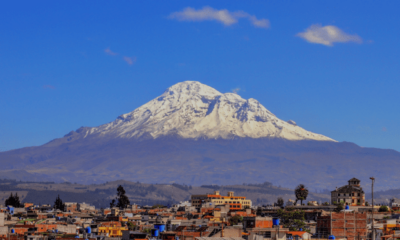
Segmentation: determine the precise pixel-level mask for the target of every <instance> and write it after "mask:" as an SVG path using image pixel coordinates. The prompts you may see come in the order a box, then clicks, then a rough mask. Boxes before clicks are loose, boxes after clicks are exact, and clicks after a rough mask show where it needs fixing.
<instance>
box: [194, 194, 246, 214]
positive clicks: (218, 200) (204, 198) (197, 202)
mask: <svg viewBox="0 0 400 240" xmlns="http://www.w3.org/2000/svg"><path fill="white" fill-rule="evenodd" d="M191 203H192V206H194V207H201V206H202V204H204V203H214V204H215V205H216V206H217V205H226V204H229V206H230V209H231V210H240V209H244V208H250V207H251V204H252V203H251V200H249V199H246V197H241V196H234V192H228V196H222V195H220V192H219V191H214V194H204V195H192V198H191Z"/></svg>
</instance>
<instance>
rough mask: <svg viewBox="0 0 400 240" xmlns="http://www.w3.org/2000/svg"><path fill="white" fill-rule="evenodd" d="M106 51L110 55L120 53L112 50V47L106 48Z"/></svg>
mask: <svg viewBox="0 0 400 240" xmlns="http://www.w3.org/2000/svg"><path fill="white" fill-rule="evenodd" d="M104 52H105V53H107V54H108V55H111V56H115V55H118V53H116V52H113V51H111V49H110V48H106V49H104Z"/></svg>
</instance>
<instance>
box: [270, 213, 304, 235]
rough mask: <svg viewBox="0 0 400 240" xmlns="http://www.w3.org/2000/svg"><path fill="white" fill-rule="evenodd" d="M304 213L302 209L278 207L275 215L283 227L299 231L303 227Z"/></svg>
mask: <svg viewBox="0 0 400 240" xmlns="http://www.w3.org/2000/svg"><path fill="white" fill-rule="evenodd" d="M304 215H305V213H304V211H303V210H295V209H294V208H286V209H278V212H277V216H278V217H279V218H280V220H281V223H282V225H283V227H284V228H289V230H290V231H299V230H300V229H304V226H305V225H306V223H305V216H304Z"/></svg>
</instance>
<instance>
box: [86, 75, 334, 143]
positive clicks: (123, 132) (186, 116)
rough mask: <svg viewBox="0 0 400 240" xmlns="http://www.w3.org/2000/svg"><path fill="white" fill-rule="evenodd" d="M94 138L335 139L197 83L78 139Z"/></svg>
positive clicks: (187, 83)
mask: <svg viewBox="0 0 400 240" xmlns="http://www.w3.org/2000/svg"><path fill="white" fill-rule="evenodd" d="M95 134H98V135H99V136H101V137H112V138H140V137H144V136H146V137H149V136H150V137H152V138H158V137H161V136H167V135H177V136H179V137H183V138H195V139H196V138H211V139H216V138H223V139H232V138H236V137H250V138H263V137H269V138H283V139H288V140H320V141H334V140H333V139H331V138H328V137H325V136H323V135H320V134H316V133H312V132H309V131H306V130H305V129H303V128H301V127H299V126H297V125H296V123H295V122H294V121H289V122H285V121H282V120H280V119H279V118H277V117H276V116H275V115H274V114H272V113H271V112H270V111H268V110H267V109H266V108H265V107H264V106H263V105H262V104H261V103H260V102H258V101H257V100H255V99H253V98H250V99H248V100H246V99H243V98H241V97H240V96H239V95H238V94H236V93H225V94H222V93H220V92H219V91H217V90H215V89H214V88H212V87H209V86H207V85H205V84H202V83H200V82H197V81H185V82H180V83H177V84H175V85H173V86H171V87H169V88H168V89H167V90H166V91H165V92H164V93H163V94H162V95H161V96H159V97H157V98H155V99H153V100H152V101H150V102H148V103H146V104H144V105H143V106H141V107H139V108H137V109H136V110H134V111H132V112H130V113H126V114H123V115H121V116H119V117H118V118H117V119H116V120H115V121H113V122H111V123H108V124H104V125H101V126H99V127H94V128H85V130H84V131H81V133H80V135H81V136H84V137H86V136H88V135H95Z"/></svg>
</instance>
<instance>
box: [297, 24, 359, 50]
mask: <svg viewBox="0 0 400 240" xmlns="http://www.w3.org/2000/svg"><path fill="white" fill-rule="evenodd" d="M296 36H298V37H301V38H303V39H305V40H306V41H307V42H310V43H316V44H323V45H325V46H333V44H334V43H345V42H355V43H362V39H361V38H360V37H359V36H358V35H351V34H347V33H345V32H343V31H342V30H341V29H340V28H338V27H336V26H333V25H328V26H324V27H323V26H321V25H320V24H314V25H311V26H310V27H309V28H307V29H306V30H305V31H304V32H301V33H298V34H297V35H296Z"/></svg>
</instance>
